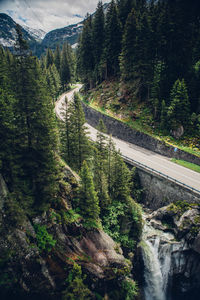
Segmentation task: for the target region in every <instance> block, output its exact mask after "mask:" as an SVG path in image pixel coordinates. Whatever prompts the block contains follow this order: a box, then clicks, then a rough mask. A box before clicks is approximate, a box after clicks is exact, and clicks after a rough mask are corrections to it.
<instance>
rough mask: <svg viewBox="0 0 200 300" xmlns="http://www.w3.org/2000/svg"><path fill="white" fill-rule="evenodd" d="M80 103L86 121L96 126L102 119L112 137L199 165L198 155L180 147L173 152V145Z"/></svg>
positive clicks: (199, 158)
mask: <svg viewBox="0 0 200 300" xmlns="http://www.w3.org/2000/svg"><path fill="white" fill-rule="evenodd" d="M82 104H83V110H84V112H85V118H86V121H87V123H88V124H90V125H91V126H93V127H96V126H97V125H98V122H99V120H100V119H102V120H103V122H104V124H105V126H106V128H107V130H108V133H109V134H112V135H113V136H114V137H117V138H119V139H121V140H124V141H126V142H129V143H133V144H135V145H138V146H140V147H143V148H146V149H148V150H151V151H154V152H156V153H159V154H161V155H165V156H167V157H171V158H176V159H182V160H186V161H188V162H191V163H195V164H198V165H200V157H197V156H195V155H192V154H190V153H187V152H184V151H182V150H180V149H177V151H176V152H175V151H174V147H173V146H170V145H167V144H165V142H162V141H159V140H157V139H155V138H153V137H151V136H149V135H147V134H145V133H142V132H139V131H136V130H134V129H132V128H130V127H129V126H127V125H126V124H124V123H122V122H120V121H118V120H116V119H114V118H111V117H109V116H107V115H104V114H102V113H100V112H98V111H96V110H94V109H93V108H91V107H89V106H88V105H86V104H85V103H83V102H82Z"/></svg>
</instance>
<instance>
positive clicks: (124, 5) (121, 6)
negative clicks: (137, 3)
mask: <svg viewBox="0 0 200 300" xmlns="http://www.w3.org/2000/svg"><path fill="white" fill-rule="evenodd" d="M117 6H118V10H119V18H120V21H121V23H122V26H123V27H124V26H125V23H126V20H127V17H128V15H129V14H130V12H131V10H132V8H133V0H118V1H117Z"/></svg>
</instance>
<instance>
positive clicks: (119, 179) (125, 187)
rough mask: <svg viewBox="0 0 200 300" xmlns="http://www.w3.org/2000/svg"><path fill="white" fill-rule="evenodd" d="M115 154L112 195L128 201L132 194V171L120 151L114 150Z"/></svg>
mask: <svg viewBox="0 0 200 300" xmlns="http://www.w3.org/2000/svg"><path fill="white" fill-rule="evenodd" d="M113 154H114V159H113V165H112V169H113V183H112V188H111V191H112V192H111V196H112V199H115V200H118V201H122V202H125V203H126V202H127V199H128V197H129V196H130V180H131V173H130V171H129V169H128V168H127V166H126V164H125V163H124V161H123V159H122V157H121V155H120V153H118V152H114V153H113Z"/></svg>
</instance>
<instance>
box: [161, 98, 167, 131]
mask: <svg viewBox="0 0 200 300" xmlns="http://www.w3.org/2000/svg"><path fill="white" fill-rule="evenodd" d="M167 127H168V123H167V107H166V104H165V100H162V106H161V116H160V128H161V129H162V130H164V129H167Z"/></svg>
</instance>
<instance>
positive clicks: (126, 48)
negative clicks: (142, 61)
mask: <svg viewBox="0 0 200 300" xmlns="http://www.w3.org/2000/svg"><path fill="white" fill-rule="evenodd" d="M136 42H137V16H136V13H135V11H134V10H132V11H131V13H130V14H129V16H128V18H127V21H126V25H125V28H124V34H123V39H122V53H121V58H120V67H121V76H122V79H123V80H130V79H133V71H134V67H135V64H136V59H135V57H136V50H135V48H136Z"/></svg>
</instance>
